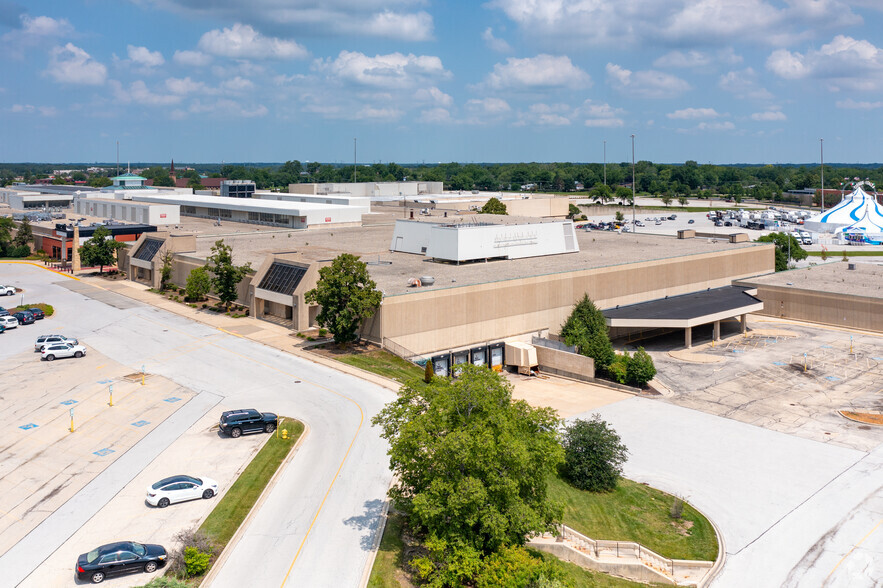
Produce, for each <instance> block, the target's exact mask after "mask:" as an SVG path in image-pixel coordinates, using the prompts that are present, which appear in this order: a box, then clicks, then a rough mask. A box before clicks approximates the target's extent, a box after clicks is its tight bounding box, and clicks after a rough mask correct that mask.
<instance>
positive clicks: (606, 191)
mask: <svg viewBox="0 0 883 588" xmlns="http://www.w3.org/2000/svg"><path fill="white" fill-rule="evenodd" d="M589 198H591V199H592V200H594V201H595V202H600V203H601V204H606V203H607V202H610V201H611V200H613V190H611V189H610V186H607V185H604V184H598V185H597V186H595V187H594V188H592V189H591V190H589Z"/></svg>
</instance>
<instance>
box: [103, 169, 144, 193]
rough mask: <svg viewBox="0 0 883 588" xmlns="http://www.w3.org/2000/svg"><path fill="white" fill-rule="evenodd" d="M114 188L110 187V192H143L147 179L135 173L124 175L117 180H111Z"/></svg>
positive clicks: (117, 177)
mask: <svg viewBox="0 0 883 588" xmlns="http://www.w3.org/2000/svg"><path fill="white" fill-rule="evenodd" d="M111 181H113V186H108V188H107V189H108V190H141V189H143V188H145V187H146V186H145V184H144V183H145V182H146V181H147V178H145V177H143V176H139V175H135V174H133V173H124V174H122V175H120V176H116V177H115V178H111Z"/></svg>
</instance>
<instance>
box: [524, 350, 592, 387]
mask: <svg viewBox="0 0 883 588" xmlns="http://www.w3.org/2000/svg"><path fill="white" fill-rule="evenodd" d="M535 347H536V350H537V363H539V366H540V371H541V372H550V373H553V374H555V375H558V376H564V377H567V378H574V379H577V380H588V379H592V378H594V377H595V360H594V359H592V358H591V357H586V356H585V355H579V354H578V353H570V352H568V351H560V350H558V349H551V348H549V347H543V346H542V345H536V346H535Z"/></svg>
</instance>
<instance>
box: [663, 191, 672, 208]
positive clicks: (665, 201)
mask: <svg viewBox="0 0 883 588" xmlns="http://www.w3.org/2000/svg"><path fill="white" fill-rule="evenodd" d="M662 203H663V204H665V205H666V206H668V205H670V204H671V194H670V193H669V192H666V193H665V194H664V195H663V196H662Z"/></svg>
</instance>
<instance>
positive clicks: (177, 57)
mask: <svg viewBox="0 0 883 588" xmlns="http://www.w3.org/2000/svg"><path fill="white" fill-rule="evenodd" d="M172 60H173V61H174V62H175V63H177V64H178V65H184V66H187V67H203V66H205V65H208V64H209V63H211V62H212V56H211V55H206V54H205V53H203V52H202V51H186V50H185V51H175V54H174V55H173V56H172Z"/></svg>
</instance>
